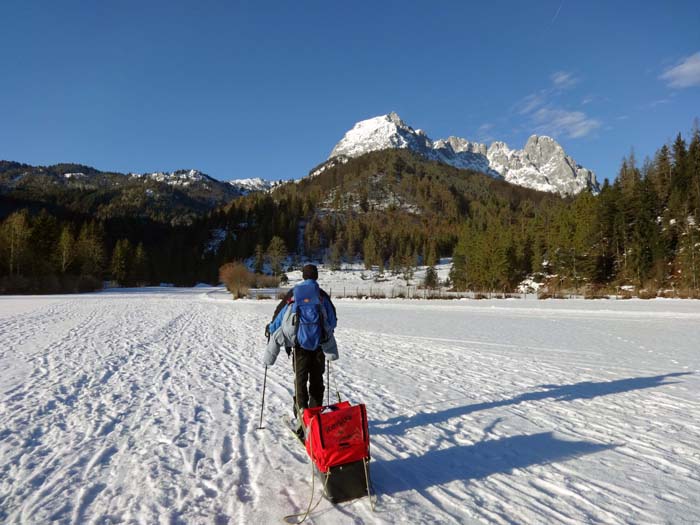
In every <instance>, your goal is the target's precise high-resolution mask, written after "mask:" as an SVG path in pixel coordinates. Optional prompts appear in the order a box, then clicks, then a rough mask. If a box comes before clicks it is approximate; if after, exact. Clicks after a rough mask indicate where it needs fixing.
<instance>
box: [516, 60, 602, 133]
mask: <svg viewBox="0 0 700 525" xmlns="http://www.w3.org/2000/svg"><path fill="white" fill-rule="evenodd" d="M550 80H551V85H550V86H549V87H548V88H545V89H540V90H539V91H536V92H534V93H531V94H530V95H528V96H526V97H524V98H523V99H521V100H520V101H519V102H517V103H516V104H515V106H514V107H513V110H514V112H515V113H517V114H519V115H521V116H522V117H523V118H524V120H525V122H524V123H523V124H524V125H525V126H526V127H527V128H529V129H530V130H533V129H534V130H535V131H536V132H538V133H541V134H546V135H552V136H554V137H557V136H566V137H570V138H581V137H585V136H586V135H589V134H590V133H591V132H593V131H594V130H596V129H598V128H600V127H601V126H602V122H601V121H599V120H597V119H595V118H592V117H590V116H588V115H587V114H586V113H584V112H583V111H574V110H569V109H564V108H562V107H560V103H558V101H560V96H561V95H562V94H563V93H564V91H566V90H567V89H569V88H571V87H572V86H574V85H576V84H578V82H579V79H578V78H577V77H575V76H574V75H573V73H570V72H568V71H557V72H555V73H552V75H550ZM594 99H595V97H594V96H592V95H589V96H587V97H585V98H584V99H583V100H582V102H581V106H584V105H586V104H589V103H591V102H593V100H594Z"/></svg>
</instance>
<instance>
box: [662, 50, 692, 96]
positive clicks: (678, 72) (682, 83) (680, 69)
mask: <svg viewBox="0 0 700 525" xmlns="http://www.w3.org/2000/svg"><path fill="white" fill-rule="evenodd" d="M659 78H661V79H662V80H665V81H666V82H667V83H668V85H669V86H670V87H674V88H687V87H691V86H700V51H698V52H697V53H695V54H694V55H690V56H689V57H685V58H683V59H682V60H681V61H680V62H679V63H678V64H677V65H675V66H674V67H672V68H669V69H667V70H666V71H664V72H663V74H662V75H661V76H660V77H659Z"/></svg>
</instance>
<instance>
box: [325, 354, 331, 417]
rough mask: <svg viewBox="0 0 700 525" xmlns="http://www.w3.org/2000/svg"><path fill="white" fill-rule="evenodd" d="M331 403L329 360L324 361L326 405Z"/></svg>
mask: <svg viewBox="0 0 700 525" xmlns="http://www.w3.org/2000/svg"><path fill="white" fill-rule="evenodd" d="M330 404H331V362H330V361H326V406H328V405H330Z"/></svg>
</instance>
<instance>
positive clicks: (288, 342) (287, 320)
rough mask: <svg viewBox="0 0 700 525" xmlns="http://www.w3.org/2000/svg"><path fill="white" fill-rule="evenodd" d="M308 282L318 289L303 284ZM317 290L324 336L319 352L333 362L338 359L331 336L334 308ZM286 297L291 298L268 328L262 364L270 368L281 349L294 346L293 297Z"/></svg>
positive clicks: (332, 336)
mask: <svg viewBox="0 0 700 525" xmlns="http://www.w3.org/2000/svg"><path fill="white" fill-rule="evenodd" d="M310 282H312V283H313V284H314V285H315V286H316V287H317V288H318V284H317V283H316V282H315V281H313V280H311V281H304V283H307V284H309V283H310ZM318 290H319V296H320V297H321V304H322V306H323V308H322V309H321V315H322V316H323V330H324V335H325V339H323V340H322V341H321V351H322V352H323V353H324V354H325V356H326V359H328V360H329V361H335V360H336V359H338V345H337V343H336V341H335V335H334V334H333V332H334V330H335V327H336V324H337V319H336V315H335V308H334V307H333V303H331V301H330V297H328V296H327V295H326V294H325V292H324V293H321V289H320V288H318ZM288 297H291V300H289V299H287V304H285V305H284V307H283V308H282V309H281V310H280V311H279V312H278V313H277V315H276V316H275V319H274V320H273V322H272V323H270V326H269V331H270V339H269V341H268V343H267V348H266V349H265V355H264V357H263V363H264V364H265V365H267V366H272V365H273V364H274V363H275V361H276V360H277V355H278V354H279V351H280V348H281V347H293V346H295V345H296V326H295V324H294V315H293V310H294V308H293V305H294V295H293V294H288Z"/></svg>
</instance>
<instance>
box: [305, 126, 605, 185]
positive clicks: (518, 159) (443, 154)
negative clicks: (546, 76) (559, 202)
mask: <svg viewBox="0 0 700 525" xmlns="http://www.w3.org/2000/svg"><path fill="white" fill-rule="evenodd" d="M383 149H410V150H411V151H414V152H416V153H418V154H420V155H422V156H423V157H425V158H427V159H429V160H434V161H438V162H442V163H444V164H449V165H451V166H455V167H457V168H463V169H471V170H474V171H479V172H482V173H485V174H487V175H490V176H492V177H499V178H500V177H502V178H503V179H505V180H506V181H508V182H510V183H513V184H517V185H519V186H525V187H527V188H532V189H536V190H540V191H548V192H552V193H559V194H560V195H575V194H576V193H579V192H580V191H582V190H584V189H590V190H591V191H593V192H594V193H596V192H598V191H599V187H598V182H597V181H596V178H595V174H594V173H593V172H592V171H591V170H588V169H586V168H583V167H581V166H579V165H578V164H576V162H575V161H574V159H572V158H571V157H570V156H568V155H567V154H566V152H565V151H564V149H563V148H562V147H561V146H560V145H559V144H558V143H557V141H555V140H554V139H552V138H550V137H545V136H537V135H532V136H531V137H530V138H529V139H528V141H527V144H526V145H525V148H523V149H522V150H512V149H510V148H509V147H508V146H507V145H506V144H505V143H504V142H493V143H492V144H491V145H490V146H487V145H486V144H480V143H477V142H470V141H468V140H465V139H463V138H459V137H449V138H447V139H440V140H436V141H434V142H433V141H432V140H431V139H430V138H429V137H428V136H427V135H426V134H425V132H424V131H422V130H414V129H413V128H412V127H411V126H409V125H407V124H406V123H405V122H404V121H403V120H401V118H400V117H399V116H398V115H397V114H396V113H389V114H388V115H382V116H379V117H374V118H371V119H368V120H363V121H361V122H358V123H357V124H355V126H354V127H353V128H352V129H351V130H350V131H348V132H347V133H346V134H345V136H344V137H343V138H342V139H341V140H340V142H338V144H336V146H335V147H334V148H333V151H332V152H331V154H330V156H329V158H328V161H327V162H328V163H331V164H335V163H337V162H344V161H346V160H347V159H348V158H354V157H359V156H360V155H364V154H365V153H369V152H370V151H378V150H383ZM327 165H329V164H324V165H322V166H320V167H319V168H317V169H316V170H315V171H314V172H312V175H314V174H317V173H320V172H321V171H323V169H324V168H325V167H326V166H327Z"/></svg>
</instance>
